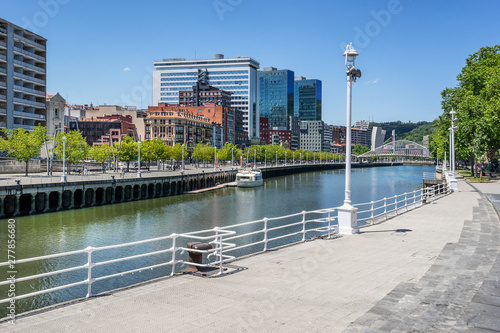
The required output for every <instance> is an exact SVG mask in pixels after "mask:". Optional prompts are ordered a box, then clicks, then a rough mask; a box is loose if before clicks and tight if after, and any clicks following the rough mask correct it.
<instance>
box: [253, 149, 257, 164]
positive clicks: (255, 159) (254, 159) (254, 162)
mask: <svg viewBox="0 0 500 333" xmlns="http://www.w3.org/2000/svg"><path fill="white" fill-rule="evenodd" d="M256 163H257V149H254V150H253V166H254V168H256V167H257V164H256Z"/></svg>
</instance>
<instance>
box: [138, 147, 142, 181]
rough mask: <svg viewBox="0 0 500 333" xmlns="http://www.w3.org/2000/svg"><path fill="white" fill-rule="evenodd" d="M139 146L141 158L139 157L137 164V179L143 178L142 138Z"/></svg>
mask: <svg viewBox="0 0 500 333" xmlns="http://www.w3.org/2000/svg"><path fill="white" fill-rule="evenodd" d="M137 144H138V145H139V156H138V159H137V160H138V163H137V178H142V174H141V138H139V141H138V142H137Z"/></svg>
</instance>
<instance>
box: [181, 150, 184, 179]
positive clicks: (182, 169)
mask: <svg viewBox="0 0 500 333" xmlns="http://www.w3.org/2000/svg"><path fill="white" fill-rule="evenodd" d="M181 166H182V167H181V174H184V144H182V164H181Z"/></svg>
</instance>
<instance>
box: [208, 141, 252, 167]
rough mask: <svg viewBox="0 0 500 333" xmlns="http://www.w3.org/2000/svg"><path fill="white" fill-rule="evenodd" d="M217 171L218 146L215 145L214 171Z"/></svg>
mask: <svg viewBox="0 0 500 333" xmlns="http://www.w3.org/2000/svg"><path fill="white" fill-rule="evenodd" d="M247 162H248V158H247ZM215 171H217V147H214V172H215Z"/></svg>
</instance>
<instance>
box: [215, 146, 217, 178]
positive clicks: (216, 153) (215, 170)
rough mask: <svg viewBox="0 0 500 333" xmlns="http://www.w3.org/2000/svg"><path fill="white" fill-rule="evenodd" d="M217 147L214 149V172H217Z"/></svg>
mask: <svg viewBox="0 0 500 333" xmlns="http://www.w3.org/2000/svg"><path fill="white" fill-rule="evenodd" d="M216 163H217V147H214V172H215V171H217V165H216Z"/></svg>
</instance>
